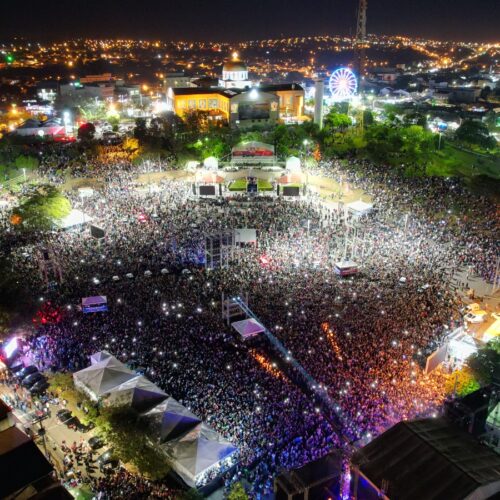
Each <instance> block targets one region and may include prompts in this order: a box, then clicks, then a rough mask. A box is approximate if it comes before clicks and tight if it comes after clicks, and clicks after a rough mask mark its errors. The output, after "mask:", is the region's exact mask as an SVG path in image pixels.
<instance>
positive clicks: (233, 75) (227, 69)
mask: <svg viewBox="0 0 500 500" xmlns="http://www.w3.org/2000/svg"><path fill="white" fill-rule="evenodd" d="M219 86H220V87H223V88H225V89H244V88H246V87H251V86H252V82H251V81H250V80H249V79H248V68H247V65H246V64H245V63H244V62H243V61H240V59H239V57H238V53H237V52H234V53H233V57H232V59H231V61H228V62H227V63H226V64H224V66H223V67H222V79H220V80H219Z"/></svg>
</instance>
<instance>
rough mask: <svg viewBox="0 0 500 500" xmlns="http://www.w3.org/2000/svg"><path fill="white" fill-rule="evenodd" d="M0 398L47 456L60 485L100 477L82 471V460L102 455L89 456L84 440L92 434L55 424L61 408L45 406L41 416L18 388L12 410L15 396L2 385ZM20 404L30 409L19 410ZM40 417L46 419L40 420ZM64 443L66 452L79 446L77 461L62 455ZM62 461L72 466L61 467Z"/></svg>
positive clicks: (97, 472)
mask: <svg viewBox="0 0 500 500" xmlns="http://www.w3.org/2000/svg"><path fill="white" fill-rule="evenodd" d="M0 397H1V398H2V399H3V400H4V401H5V402H7V404H9V405H10V406H12V407H13V414H14V416H15V417H16V418H17V419H18V421H19V422H20V424H21V425H22V426H23V427H24V429H25V430H27V429H30V431H31V432H32V433H33V435H34V436H35V441H36V443H37V444H38V446H39V447H40V449H41V450H42V452H43V453H44V454H45V453H47V454H48V459H49V460H50V462H51V463H52V464H53V465H54V467H55V469H56V471H57V473H58V474H59V476H60V477H61V478H63V481H68V480H70V479H72V478H74V477H75V475H76V474H78V473H81V476H82V478H83V480H84V481H85V478H88V477H89V476H92V477H99V476H100V472H99V469H98V468H97V467H93V469H92V470H89V469H87V468H86V467H85V464H84V461H83V458H84V457H89V458H91V459H92V460H95V459H96V458H97V456H99V454H100V453H102V452H103V450H98V451H97V452H93V453H92V455H91V456H89V451H88V446H87V440H88V439H89V438H90V437H92V435H93V432H92V431H89V432H86V433H82V432H79V431H75V430H73V429H71V428H69V427H68V426H66V425H65V424H64V423H62V422H59V420H58V418H57V412H58V411H59V410H60V409H62V408H63V406H62V405H61V404H57V405H56V404H48V409H49V411H48V414H47V413H46V414H45V415H44V413H43V412H42V411H40V410H37V408H36V407H35V401H34V400H31V396H30V394H29V392H28V391H26V390H24V389H23V388H20V389H18V390H17V397H18V401H19V402H18V403H17V405H16V406H14V404H13V402H14V401H15V399H16V392H15V391H14V389H13V387H12V386H9V385H7V384H6V383H5V382H4V381H2V383H0ZM22 402H24V403H26V405H29V404H30V402H31V408H25V407H23V405H22ZM46 407H47V405H46ZM42 415H44V416H45V417H46V418H43V417H42V418H40V417H41V416H42ZM40 425H42V426H43V428H44V429H45V432H46V433H45V442H44V439H43V438H42V437H40V436H39V430H40ZM64 443H65V445H66V446H67V447H70V448H71V447H73V446H74V443H76V446H79V445H80V444H81V445H82V447H81V449H82V453H81V454H80V457H81V459H80V460H79V461H77V460H76V459H75V457H76V455H75V454H73V453H70V452H69V451H68V450H67V449H66V451H64V450H63V449H64ZM65 457H66V460H67V461H68V459H69V457H71V458H72V459H73V460H72V462H73V466H69V467H68V466H66V467H65V466H64V459H65ZM68 471H72V472H68Z"/></svg>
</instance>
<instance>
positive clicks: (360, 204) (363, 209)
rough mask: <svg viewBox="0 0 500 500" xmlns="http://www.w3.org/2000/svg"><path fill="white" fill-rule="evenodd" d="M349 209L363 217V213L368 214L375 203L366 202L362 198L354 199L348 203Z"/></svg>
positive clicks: (353, 213) (350, 211)
mask: <svg viewBox="0 0 500 500" xmlns="http://www.w3.org/2000/svg"><path fill="white" fill-rule="evenodd" d="M346 208H347V211H348V212H349V213H351V214H352V215H355V216H357V217H361V216H362V215H367V214H369V213H370V212H371V211H372V210H373V205H372V204H371V203H366V202H364V201H362V200H358V201H353V202H352V203H348V204H347V205H346Z"/></svg>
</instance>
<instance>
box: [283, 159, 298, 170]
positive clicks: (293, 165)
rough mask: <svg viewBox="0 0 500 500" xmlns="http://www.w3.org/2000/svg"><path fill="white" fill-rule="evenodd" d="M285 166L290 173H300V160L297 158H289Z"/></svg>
mask: <svg viewBox="0 0 500 500" xmlns="http://www.w3.org/2000/svg"><path fill="white" fill-rule="evenodd" d="M285 165H286V169H287V170H288V171H289V172H300V159H299V158H297V157H296V156H289V157H288V158H287V159H286V164H285Z"/></svg>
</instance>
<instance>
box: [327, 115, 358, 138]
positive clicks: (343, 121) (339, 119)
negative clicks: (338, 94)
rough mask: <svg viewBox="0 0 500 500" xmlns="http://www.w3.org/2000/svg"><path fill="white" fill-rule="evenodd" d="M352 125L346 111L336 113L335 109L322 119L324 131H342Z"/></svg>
mask: <svg viewBox="0 0 500 500" xmlns="http://www.w3.org/2000/svg"><path fill="white" fill-rule="evenodd" d="M351 125H352V120H351V117H350V116H348V115H347V114H346V113H337V112H336V111H330V112H329V113H328V114H327V115H326V116H325V120H324V129H325V131H326V133H328V132H331V131H334V132H339V131H340V132H343V131H345V130H346V129H347V128H348V127H350V126H351Z"/></svg>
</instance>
